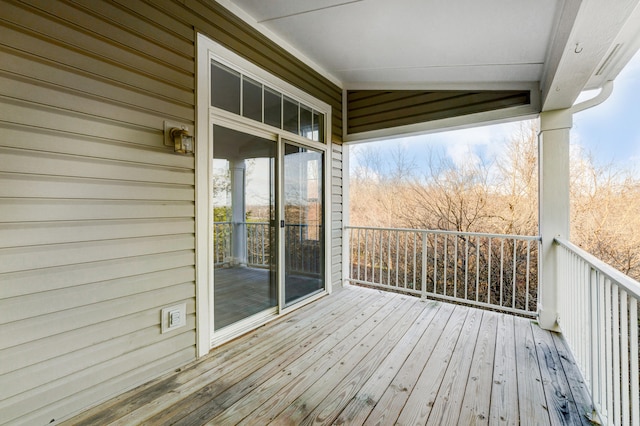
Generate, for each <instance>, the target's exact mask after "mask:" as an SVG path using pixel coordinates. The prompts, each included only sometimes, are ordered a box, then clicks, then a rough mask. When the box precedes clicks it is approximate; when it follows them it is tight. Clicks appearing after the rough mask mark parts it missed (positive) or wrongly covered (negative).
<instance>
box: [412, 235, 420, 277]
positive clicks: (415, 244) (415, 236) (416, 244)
mask: <svg viewBox="0 0 640 426" xmlns="http://www.w3.org/2000/svg"><path fill="white" fill-rule="evenodd" d="M417 246H418V233H417V232H414V233H413V281H412V283H411V286H412V288H413V289H414V290H415V289H416V274H417V269H418V268H416V266H418V259H417V258H416V252H417V251H418V248H417Z"/></svg>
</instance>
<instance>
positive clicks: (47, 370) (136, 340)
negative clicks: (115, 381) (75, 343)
mask: <svg viewBox="0 0 640 426" xmlns="http://www.w3.org/2000/svg"><path fill="white" fill-rule="evenodd" d="M158 329H159V327H158V326H155V327H148V328H141V329H139V330H137V331H135V332H133V333H131V334H123V335H121V336H119V337H117V338H115V339H113V340H110V341H107V342H102V343H100V344H97V345H94V346H92V347H88V348H84V349H83V350H80V351H76V352H73V353H71V354H69V355H67V356H65V357H61V358H60V357H59V358H56V359H51V360H48V361H45V362H41V363H38V364H35V365H32V366H30V367H27V368H23V369H20V370H17V371H14V372H12V373H10V374H7V375H6V376H4V377H2V379H0V380H1V381H5V380H6V382H7V383H14V386H13V389H11V388H7V387H5V388H2V387H0V399H6V398H10V397H11V396H12V395H15V394H19V393H22V392H27V391H29V390H33V389H35V388H38V387H40V386H46V385H47V383H49V382H54V381H56V380H60V381H62V380H64V378H65V377H66V376H68V375H72V374H73V373H74V372H75V371H79V370H84V369H87V368H91V367H95V366H97V365H99V364H101V363H104V362H109V361H113V360H114V359H117V358H118V357H119V356H121V355H122V354H124V353H128V352H131V351H134V350H136V349H137V348H139V347H144V346H151V345H154V344H157V343H159V342H161V341H163V340H165V339H166V338H167V337H168V336H163V335H161V334H160V333H159V332H158ZM194 329H195V315H189V316H188V317H187V324H186V326H185V328H182V329H180V330H176V331H173V332H171V333H173V334H179V333H181V332H185V331H189V330H194ZM187 344H188V343H187Z"/></svg>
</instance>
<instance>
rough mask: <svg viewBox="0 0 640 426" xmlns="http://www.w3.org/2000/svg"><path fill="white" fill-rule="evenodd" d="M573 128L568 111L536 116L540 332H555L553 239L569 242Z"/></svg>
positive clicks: (555, 292)
mask: <svg viewBox="0 0 640 426" xmlns="http://www.w3.org/2000/svg"><path fill="white" fill-rule="evenodd" d="M572 125H573V111H572V110H571V109H564V110H556V111H548V112H543V113H541V114H540V136H539V141H538V145H539V157H538V158H539V168H540V173H539V179H540V185H539V191H540V196H539V201H540V206H539V209H540V235H541V237H542V250H541V253H540V268H541V269H540V274H539V277H540V278H539V280H540V282H539V283H538V286H539V291H538V294H539V296H538V297H539V298H538V321H539V324H540V326H541V327H542V328H544V329H547V330H555V331H559V327H558V307H559V306H558V288H559V286H561V285H563V283H560V282H558V276H557V266H556V263H557V262H556V247H555V246H554V244H553V239H554V238H555V237H558V236H559V237H562V238H566V239H568V238H569V229H570V228H569V223H570V222H569V220H570V217H569V202H570V199H569V137H570V132H571V127H572Z"/></svg>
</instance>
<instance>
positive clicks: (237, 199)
mask: <svg viewBox="0 0 640 426" xmlns="http://www.w3.org/2000/svg"><path fill="white" fill-rule="evenodd" d="M229 167H230V168H231V222H232V226H233V231H232V234H231V235H232V239H231V257H232V258H233V263H234V264H236V265H237V264H241V265H245V264H246V263H247V227H246V226H245V222H246V217H245V215H246V211H247V209H246V206H245V197H244V193H245V185H246V181H245V170H246V164H245V162H244V160H237V161H232V162H231V164H229Z"/></svg>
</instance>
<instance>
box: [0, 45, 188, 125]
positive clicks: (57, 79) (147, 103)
mask: <svg viewBox="0 0 640 426" xmlns="http://www.w3.org/2000/svg"><path fill="white" fill-rule="evenodd" d="M2 60H3V64H2V68H3V69H4V70H5V71H6V72H5V75H7V76H8V77H9V78H11V77H12V76H13V77H14V78H16V79H17V78H22V79H33V80H35V81H37V84H38V85H43V86H44V84H47V86H48V87H49V88H51V89H57V90H58V91H60V92H63V91H66V92H68V93H72V94H75V95H76V96H84V97H86V98H93V99H97V100H105V101H107V102H111V103H114V104H120V105H135V106H138V107H139V108H145V109H146V110H149V111H155V112H157V113H160V114H164V115H171V116H174V117H181V118H182V119H184V120H189V121H192V120H193V115H194V110H193V105H192V104H190V103H187V102H180V101H178V100H170V99H167V98H166V97H164V96H153V95H150V94H148V93H144V92H141V91H140V90H135V89H133V88H130V87H121V86H119V85H114V84H113V83H112V82H107V81H104V80H103V79H96V78H91V77H89V76H85V75H84V74H82V73H77V72H75V73H71V72H69V70H67V69H64V68H61V67H59V66H53V65H52V64H50V63H44V62H41V61H37V60H33V58H27V57H25V56H23V55H17V54H12V52H7V53H3V54H2ZM13 92H15V90H13Z"/></svg>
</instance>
